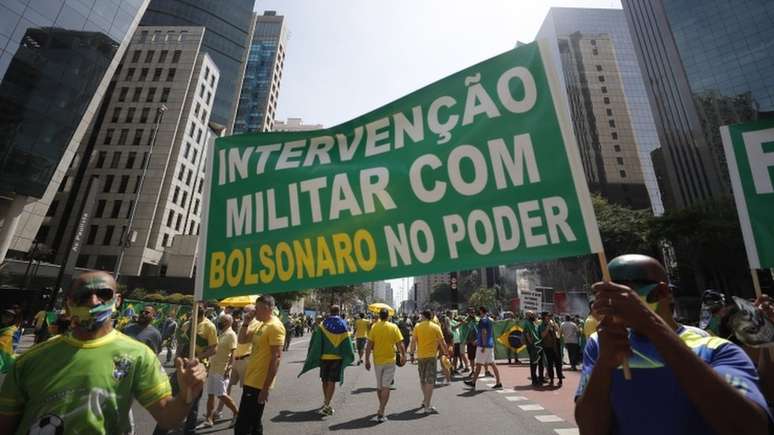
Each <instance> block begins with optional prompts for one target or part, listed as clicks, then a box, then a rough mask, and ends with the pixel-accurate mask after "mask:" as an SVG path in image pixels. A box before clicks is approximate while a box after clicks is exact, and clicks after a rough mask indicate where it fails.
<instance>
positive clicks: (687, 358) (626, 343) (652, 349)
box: [575, 254, 771, 435]
mask: <svg viewBox="0 0 774 435" xmlns="http://www.w3.org/2000/svg"><path fill="white" fill-rule="evenodd" d="M608 267H609V269H610V276H611V278H612V281H613V282H610V283H596V284H595V285H594V290H595V292H596V295H595V296H596V298H595V302H594V305H593V309H594V312H595V313H596V316H597V318H598V319H600V323H599V327H598V328H597V332H596V333H594V334H592V335H591V337H590V338H589V341H588V343H587V344H586V348H585V351H584V356H583V372H582V374H581V380H580V383H579V385H578V391H577V393H576V407H575V419H576V421H577V423H578V427H579V428H580V432H581V433H582V434H605V435H607V434H611V433H612V434H627V435H628V434H635V435H636V434H667V435H668V434H675V435H676V434H716V433H717V434H764V433H767V426H768V425H770V424H771V416H770V414H769V412H768V411H767V408H766V401H765V400H764V398H763V396H762V395H761V392H760V389H759V387H758V374H757V372H756V371H755V368H754V367H753V364H752V362H751V361H750V359H749V358H748V357H747V355H746V354H745V353H744V351H742V349H740V348H739V347H738V346H736V345H734V344H733V343H730V342H729V341H727V340H724V339H722V338H718V337H709V336H706V335H705V334H702V333H701V331H698V330H697V329H696V328H688V327H685V326H683V325H680V324H678V323H677V322H675V320H674V318H673V317H672V293H671V290H670V288H669V286H668V284H667V276H666V272H665V271H664V268H663V267H662V266H661V264H659V262H658V261H656V260H655V259H653V258H651V257H647V256H644V255H636V254H629V255H622V256H620V257H616V258H614V259H613V260H612V261H611V262H610V264H609V266H608ZM624 358H626V359H628V362H629V367H630V368H631V374H632V376H631V380H625V379H624V377H623V373H622V370H621V364H622V362H623V361H624Z"/></svg>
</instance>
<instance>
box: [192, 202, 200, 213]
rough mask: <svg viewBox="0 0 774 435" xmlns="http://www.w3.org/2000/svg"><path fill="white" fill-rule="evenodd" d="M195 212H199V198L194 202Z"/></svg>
mask: <svg viewBox="0 0 774 435" xmlns="http://www.w3.org/2000/svg"><path fill="white" fill-rule="evenodd" d="M193 212H194V214H196V213H199V200H198V199H197V200H196V201H195V202H194V208H193Z"/></svg>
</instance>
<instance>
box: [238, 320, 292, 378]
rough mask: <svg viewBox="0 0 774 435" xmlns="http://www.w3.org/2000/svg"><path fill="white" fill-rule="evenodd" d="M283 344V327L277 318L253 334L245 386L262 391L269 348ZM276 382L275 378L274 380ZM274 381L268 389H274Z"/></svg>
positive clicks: (267, 364)
mask: <svg viewBox="0 0 774 435" xmlns="http://www.w3.org/2000/svg"><path fill="white" fill-rule="evenodd" d="M283 344H285V326H284V325H283V324H282V321H281V320H280V319H279V318H277V316H272V317H271V320H269V321H267V322H264V323H263V324H261V326H260V327H259V328H258V329H257V330H256V331H255V334H253V351H252V353H251V354H250V359H249V360H248V362H247V371H246V373H245V385H248V386H250V387H253V388H257V389H259V390H261V389H263V384H264V382H265V381H266V376H267V375H268V373H269V363H270V362H271V355H272V353H271V347H272V346H282V345H283ZM274 381H276V378H275V379H274ZM274 381H272V384H271V385H270V386H269V388H272V387H274Z"/></svg>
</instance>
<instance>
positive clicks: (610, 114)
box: [605, 109, 613, 116]
mask: <svg viewBox="0 0 774 435" xmlns="http://www.w3.org/2000/svg"><path fill="white" fill-rule="evenodd" d="M605 113H607V116H613V109H605Z"/></svg>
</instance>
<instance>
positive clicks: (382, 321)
mask: <svg viewBox="0 0 774 435" xmlns="http://www.w3.org/2000/svg"><path fill="white" fill-rule="evenodd" d="M388 317H389V312H388V311H387V310H386V309H382V310H381V311H379V321H378V322H376V323H374V324H373V326H371V331H370V332H369V333H368V345H367V346H366V350H365V355H366V363H365V364H366V370H371V352H372V351H373V353H374V373H376V396H377V397H378V398H379V411H377V413H376V421H377V422H379V423H383V422H385V421H386V420H387V419H386V418H385V417H384V408H385V407H386V406H387V401H388V400H390V384H392V383H393V381H394V380H395V346H397V347H398V350H399V351H400V365H403V364H405V363H406V346H404V345H403V334H401V333H400V329H398V326H397V325H396V324H394V323H390V322H388V321H387V318H388Z"/></svg>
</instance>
